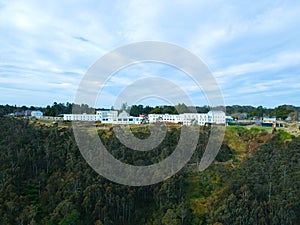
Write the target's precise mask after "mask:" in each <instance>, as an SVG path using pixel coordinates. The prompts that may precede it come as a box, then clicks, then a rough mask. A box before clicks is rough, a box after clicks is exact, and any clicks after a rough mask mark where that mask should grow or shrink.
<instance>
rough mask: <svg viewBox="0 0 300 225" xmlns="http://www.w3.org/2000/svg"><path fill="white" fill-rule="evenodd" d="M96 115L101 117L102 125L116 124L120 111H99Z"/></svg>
mask: <svg viewBox="0 0 300 225" xmlns="http://www.w3.org/2000/svg"><path fill="white" fill-rule="evenodd" d="M96 115H98V116H99V121H101V123H116V122H117V118H118V111H116V110H109V111H107V110H98V111H96Z"/></svg>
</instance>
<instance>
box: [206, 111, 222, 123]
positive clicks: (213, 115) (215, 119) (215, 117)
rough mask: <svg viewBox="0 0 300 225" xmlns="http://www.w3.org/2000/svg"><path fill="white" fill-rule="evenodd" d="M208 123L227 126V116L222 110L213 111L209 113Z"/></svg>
mask: <svg viewBox="0 0 300 225" xmlns="http://www.w3.org/2000/svg"><path fill="white" fill-rule="evenodd" d="M207 115H208V122H209V123H214V124H225V123H226V115H225V113H224V112H223V111H221V110H212V111H209V112H208V113H207Z"/></svg>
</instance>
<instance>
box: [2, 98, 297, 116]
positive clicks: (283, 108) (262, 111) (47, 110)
mask: <svg viewBox="0 0 300 225" xmlns="http://www.w3.org/2000/svg"><path fill="white" fill-rule="evenodd" d="M74 106H76V107H77V109H78V108H80V109H81V110H82V112H85V113H93V112H94V110H98V109H103V108H97V109H93V108H91V107H89V106H88V105H84V104H83V105H81V106H78V105H76V104H74V103H69V102H67V103H66V104H65V103H57V102H54V103H53V104H52V105H51V106H50V105H47V106H46V107H35V106H30V107H28V106H21V107H19V106H12V105H0V116H4V115H8V114H9V113H16V112H21V111H25V110H40V111H42V112H43V113H44V115H45V116H60V115H62V114H70V113H72V108H73V107H74ZM217 108H218V109H219V108H220V107H217ZM112 109H113V108H112ZM195 109H196V111H197V112H198V113H207V112H208V111H209V110H211V109H214V108H211V107H209V106H207V105H205V106H196V107H190V106H186V105H185V104H178V105H175V106H171V105H162V106H154V107H153V106H143V105H132V106H128V105H127V104H126V103H124V104H123V105H122V106H121V108H120V109H119V110H120V111H122V110H126V111H127V112H128V113H130V115H132V116H139V115H140V114H149V113H156V114H165V113H169V114H178V113H185V112H194V110H195ZM222 110H225V111H226V114H227V115H231V116H233V117H234V118H237V119H246V118H255V117H256V118H261V117H276V118H280V119H286V118H287V117H288V116H291V119H293V120H298V118H299V117H300V107H297V106H292V105H280V106H277V107H275V108H265V107H263V106H258V107H254V106H240V105H233V106H226V107H225V109H223V108H222Z"/></svg>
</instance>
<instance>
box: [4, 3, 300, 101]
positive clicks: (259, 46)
mask: <svg viewBox="0 0 300 225" xmlns="http://www.w3.org/2000/svg"><path fill="white" fill-rule="evenodd" d="M299 15H300V2H299V1H276V0H273V1H256V2H253V1H225V0H224V1H219V0H215V1H196V0H195V1H191V0H186V1H179V0H178V1H177V0H172V1H153V0H151V1H146V0H145V1H135V0H132V1H104V0H103V1H99V0H95V1H65V0H60V1H56V0H53V1H38V0H37V1H33V0H26V1H22V0H18V1H14V0H10V1H5V0H3V1H2V0H0V31H1V35H0V43H1V44H0V104H17V105H40V106H45V105H47V104H52V103H53V102H54V101H56V102H66V101H69V102H72V101H73V100H74V95H75V93H76V89H77V87H78V84H79V82H80V80H81V78H82V77H83V76H84V74H85V73H86V71H87V69H88V68H89V67H90V66H91V65H92V64H93V63H94V62H95V61H96V60H97V59H99V58H100V57H101V56H103V55H104V54H105V53H107V52H109V51H111V50H113V49H115V48H117V47H120V46H122V45H125V44H130V43H133V42H137V41H145V40H157V41H165V42H170V43H174V44H177V45H179V46H182V47H184V48H186V49H188V50H189V51H191V52H192V53H194V54H196V55H197V56H199V57H200V58H201V59H202V60H203V61H204V62H205V63H206V64H207V65H208V67H209V68H210V70H211V71H212V73H213V75H214V76H215V77H216V80H217V82H218V84H219V86H220V88H221V90H222V93H223V95H224V99H225V104H226V105H233V104H241V105H254V106H258V105H263V106H266V107H274V106H277V105H280V104H293V105H299V102H300V41H299V40H300V16H299ZM149 74H151V75H152V76H153V75H154V76H162V77H164V78H167V77H168V78H170V79H171V80H174V82H177V83H178V84H179V85H181V86H182V88H183V89H184V90H185V91H186V92H187V93H188V94H189V95H190V96H191V98H192V99H193V102H194V103H195V104H196V105H204V104H207V102H206V101H205V98H203V93H202V92H201V90H198V89H197V87H195V85H194V84H193V83H192V81H191V80H189V79H188V78H186V77H185V76H184V74H181V73H180V72H179V71H175V70H174V68H167V66H162V65H151V64H148V65H146V66H145V65H140V66H139V65H135V66H132V67H130V68H127V69H124V70H123V71H120V72H118V73H116V74H115V76H113V77H112V78H111V80H109V81H108V84H109V85H106V86H105V89H104V92H103V97H102V98H101V97H100V98H99V99H98V104H99V106H104V107H110V106H111V105H113V101H114V99H115V97H116V96H117V95H118V93H120V91H121V90H122V88H124V87H126V86H127V85H130V84H131V83H132V82H133V81H134V79H136V78H137V77H143V76H147V75H149ZM144 88H149V87H144Z"/></svg>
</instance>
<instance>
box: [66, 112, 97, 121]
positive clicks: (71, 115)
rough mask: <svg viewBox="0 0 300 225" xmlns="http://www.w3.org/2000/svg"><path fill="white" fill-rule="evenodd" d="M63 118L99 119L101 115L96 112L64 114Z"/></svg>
mask: <svg viewBox="0 0 300 225" xmlns="http://www.w3.org/2000/svg"><path fill="white" fill-rule="evenodd" d="M64 120H70V121H101V116H100V115H97V114H86V113H83V114H64Z"/></svg>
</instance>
